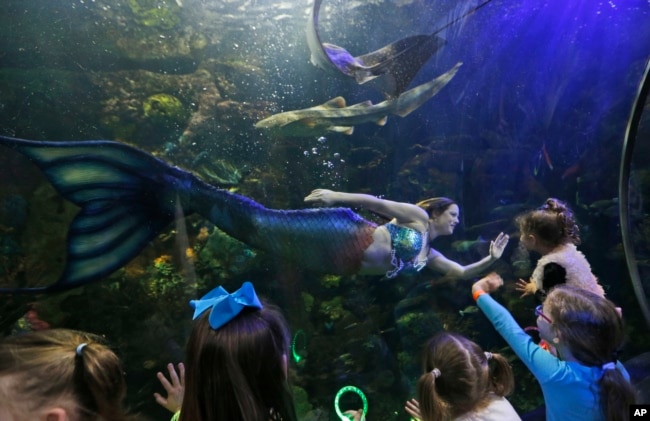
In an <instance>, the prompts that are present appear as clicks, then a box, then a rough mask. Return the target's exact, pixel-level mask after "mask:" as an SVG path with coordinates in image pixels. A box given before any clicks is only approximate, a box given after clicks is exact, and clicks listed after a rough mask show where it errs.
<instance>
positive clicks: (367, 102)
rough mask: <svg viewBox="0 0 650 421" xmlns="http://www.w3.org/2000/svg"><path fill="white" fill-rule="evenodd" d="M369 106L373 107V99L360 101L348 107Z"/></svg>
mask: <svg viewBox="0 0 650 421" xmlns="http://www.w3.org/2000/svg"><path fill="white" fill-rule="evenodd" d="M368 107H372V101H370V100H367V101H363V102H359V103H357V104H354V105H350V106H349V107H348V108H368Z"/></svg>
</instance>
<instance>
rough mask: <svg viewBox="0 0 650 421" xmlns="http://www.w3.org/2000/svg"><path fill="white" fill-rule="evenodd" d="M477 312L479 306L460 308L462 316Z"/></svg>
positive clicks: (459, 311)
mask: <svg viewBox="0 0 650 421" xmlns="http://www.w3.org/2000/svg"><path fill="white" fill-rule="evenodd" d="M477 312H478V307H477V306H467V307H465V308H464V309H463V310H458V314H460V316H461V317H463V316H467V315H469V314H475V313H477Z"/></svg>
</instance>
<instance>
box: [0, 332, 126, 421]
mask: <svg viewBox="0 0 650 421" xmlns="http://www.w3.org/2000/svg"><path fill="white" fill-rule="evenodd" d="M82 344H85V345H82ZM0 378H2V379H3V380H4V381H1V382H0V401H1V402H2V404H3V405H4V406H5V407H6V408H7V409H8V410H9V411H10V413H13V414H16V415H21V416H23V417H27V418H29V417H30V416H31V414H33V412H34V411H38V410H41V409H43V408H47V407H48V406H51V407H62V408H64V409H65V410H66V411H67V412H68V415H69V416H70V417H71V419H74V420H80V421H86V420H88V421H90V420H93V421H94V420H111V421H122V420H126V419H128V416H127V414H126V411H125V410H124V409H123V406H122V401H123V399H124V397H125V395H126V382H125V379H124V375H123V371H122V364H121V362H120V360H119V358H118V357H117V355H115V353H114V352H113V351H111V350H110V349H109V348H108V347H107V346H106V345H104V343H103V341H102V339H101V338H100V337H98V336H96V335H92V334H90V333H85V332H79V331H74V330H68V329H49V330H43V331H38V332H30V333H25V334H20V335H15V336H10V337H7V338H4V339H3V340H2V341H1V342H0Z"/></svg>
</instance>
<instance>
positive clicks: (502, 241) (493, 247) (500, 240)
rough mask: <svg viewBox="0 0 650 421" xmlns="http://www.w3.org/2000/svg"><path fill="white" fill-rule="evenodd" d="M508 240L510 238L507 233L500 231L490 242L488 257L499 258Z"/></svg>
mask: <svg viewBox="0 0 650 421" xmlns="http://www.w3.org/2000/svg"><path fill="white" fill-rule="evenodd" d="M508 240H510V236H509V235H508V234H504V233H500V234H499V235H498V236H497V238H496V239H495V240H494V241H492V242H491V243H490V257H492V258H493V259H494V260H497V259H500V258H501V255H503V250H505V249H506V246H507V245H508Z"/></svg>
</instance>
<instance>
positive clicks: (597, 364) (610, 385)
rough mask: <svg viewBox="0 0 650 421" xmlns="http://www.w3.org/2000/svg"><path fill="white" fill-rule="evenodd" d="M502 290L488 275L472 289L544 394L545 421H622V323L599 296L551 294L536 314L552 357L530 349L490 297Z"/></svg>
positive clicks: (626, 387) (626, 386) (567, 289)
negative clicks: (554, 352) (620, 355)
mask: <svg viewBox="0 0 650 421" xmlns="http://www.w3.org/2000/svg"><path fill="white" fill-rule="evenodd" d="M501 285H503V280H502V279H501V277H500V276H499V275H497V274H496V273H491V274H489V275H487V276H486V277H484V278H482V279H480V280H479V281H477V282H476V283H474V285H473V286H472V293H473V296H474V299H475V300H476V302H477V305H478V307H479V308H480V309H481V310H482V311H483V313H484V314H485V315H486V316H487V318H488V319H489V320H490V321H491V322H492V324H493V325H494V327H495V328H496V330H497V331H498V332H499V333H500V334H501V336H503V338H504V339H505V340H506V342H508V344H509V345H510V346H511V347H512V349H513V351H514V352H515V354H517V356H518V357H519V358H520V359H521V360H522V361H523V362H524V364H525V365H526V366H527V367H528V369H529V370H530V371H531V372H532V373H533V375H534V376H535V378H536V379H537V381H538V382H539V384H540V386H541V387H542V392H543V393H544V401H545V403H546V416H547V420H548V421H556V420H558V421H559V420H562V421H572V420H585V421H603V420H606V421H614V420H625V419H627V414H628V407H629V405H631V404H633V403H634V402H635V392H634V389H633V387H632V385H631V384H630V382H629V375H628V373H627V371H626V370H625V368H624V367H623V365H622V364H621V363H620V362H619V361H618V353H619V351H620V349H621V347H622V345H623V340H624V330H623V320H622V318H621V316H620V313H619V312H618V310H617V309H616V307H615V306H614V304H613V303H612V302H611V301H609V300H607V299H606V298H603V297H602V296H601V295H599V294H596V293H593V292H591V291H588V290H585V289H581V288H577V287H575V286H572V285H559V286H556V287H555V288H553V289H552V290H551V291H550V292H549V294H548V296H547V297H546V300H545V301H544V304H543V306H542V305H540V306H538V307H537V309H536V310H535V314H536V315H537V327H538V329H539V333H540V336H541V338H542V339H544V340H545V341H547V342H549V343H551V344H552V345H553V346H554V347H555V350H556V352H557V356H555V355H553V354H552V353H550V352H546V351H544V350H543V349H542V348H540V347H539V346H538V345H535V343H534V342H533V340H532V338H531V337H530V336H529V335H528V334H527V333H526V332H525V331H524V330H523V329H522V328H521V327H519V325H518V324H517V322H515V320H514V319H513V318H512V316H511V315H510V313H508V311H507V310H506V309H505V308H504V307H503V306H501V305H500V304H499V303H497V302H496V301H495V300H494V299H492V297H491V296H490V295H489V293H491V292H494V291H496V290H497V289H498V288H499V287H501Z"/></svg>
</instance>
